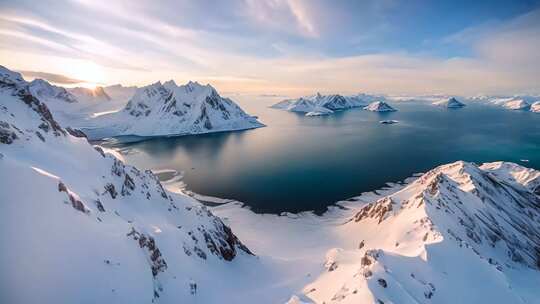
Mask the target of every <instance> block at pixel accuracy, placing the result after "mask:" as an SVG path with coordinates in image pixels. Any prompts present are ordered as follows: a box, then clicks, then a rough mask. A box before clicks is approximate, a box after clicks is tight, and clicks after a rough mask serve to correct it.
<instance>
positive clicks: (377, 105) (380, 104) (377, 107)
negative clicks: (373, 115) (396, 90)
mask: <svg viewBox="0 0 540 304" xmlns="http://www.w3.org/2000/svg"><path fill="white" fill-rule="evenodd" d="M364 110H368V111H372V112H394V111H397V110H396V109H394V108H393V107H391V106H390V105H389V104H387V103H386V102H384V101H375V102H372V103H370V104H369V105H368V106H366V107H364Z"/></svg>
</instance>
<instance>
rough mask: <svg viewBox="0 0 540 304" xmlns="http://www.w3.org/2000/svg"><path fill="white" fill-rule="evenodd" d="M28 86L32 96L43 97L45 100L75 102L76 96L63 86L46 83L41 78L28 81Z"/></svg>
mask: <svg viewBox="0 0 540 304" xmlns="http://www.w3.org/2000/svg"><path fill="white" fill-rule="evenodd" d="M29 88H30V91H31V92H32V94H34V96H37V97H38V98H42V99H44V101H45V102H57V101H58V100H60V101H63V102H67V103H76V102H77V98H76V97H75V96H74V95H73V94H71V93H70V92H68V91H67V90H66V89H65V88H62V87H58V86H55V85H52V84H50V83H48V82H47V81H45V80H43V79H34V80H32V81H31V82H30V83H29Z"/></svg>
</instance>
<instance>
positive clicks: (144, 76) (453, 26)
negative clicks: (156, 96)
mask: <svg viewBox="0 0 540 304" xmlns="http://www.w3.org/2000/svg"><path fill="white" fill-rule="evenodd" d="M0 64H1V65H4V66H6V67H8V68H10V69H14V70H18V71H20V72H22V73H23V75H24V76H25V77H26V78H29V79H32V78H44V79H47V80H49V81H51V82H53V83H56V84H60V85H65V86H88V87H92V86H95V85H111V84H116V83H121V84H124V85H137V86H142V85H147V84H150V83H153V82H156V81H158V80H160V81H166V80H169V79H174V80H175V81H176V82H177V83H184V82H187V81H188V80H195V81H199V82H202V83H210V84H212V85H213V86H214V87H216V88H217V89H218V90H220V91H222V92H228V93H246V94H285V95H289V96H299V95H304V94H313V93H315V92H321V93H343V94H345V93H357V92H368V93H386V94H460V95H476V94H503V95H504V94H539V93H540V0H534V1H533V0H530V1H529V0H522V1H519V0H514V1H502V0H491V1H481V0H480V1H462V0H437V1H428V0H409V1H398V0H364V1H362V0H356V1H355V0H351V1H347V0H333V1H330V0H327V1H323V0H267V1H263V0H227V1H210V0H198V1H195V0H194V1H189V0H175V1H173V0H154V1H150V0H141V1H136V0H131V1H127V0H126V1H121V0H119V1H116V0H64V1H57V0H47V1H28V0H0Z"/></svg>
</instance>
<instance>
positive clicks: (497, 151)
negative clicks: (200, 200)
mask: <svg viewBox="0 0 540 304" xmlns="http://www.w3.org/2000/svg"><path fill="white" fill-rule="evenodd" d="M234 99H236V100H237V101H238V102H239V104H240V105H241V106H242V107H243V108H244V109H246V111H247V112H249V113H250V114H253V115H257V116H259V118H260V120H261V121H262V122H264V123H265V124H267V125H268V127H266V128H260V129H256V130H249V131H242V132H232V133H218V134H209V135H200V136H187V137H176V138H161V139H153V140H148V141H143V142H138V143H132V144H124V145H121V146H116V147H117V148H119V149H120V150H121V151H122V153H123V154H125V157H126V160H127V162H128V163H130V164H134V165H136V166H138V167H142V168H148V169H175V170H177V171H183V172H184V179H183V181H184V182H185V184H187V188H188V189H189V190H192V191H194V192H196V193H200V194H204V195H210V196H216V197H222V198H230V199H236V200H239V201H242V202H244V203H246V204H247V205H248V206H250V207H251V208H252V209H253V210H254V211H256V212H267V213H280V212H283V211H289V212H298V211H304V210H315V211H317V212H321V211H324V210H325V209H326V207H327V206H328V205H330V204H332V203H334V202H336V201H339V200H343V199H347V198H350V197H352V196H355V195H358V194H360V193H361V192H364V191H371V190H375V189H378V188H380V187H382V186H384V184H385V183H386V182H389V181H400V180H403V179H405V178H406V177H409V176H411V175H412V174H413V173H417V172H425V171H427V170H429V169H431V168H433V167H435V166H437V165H440V164H444V163H448V162H453V161H456V160H466V161H473V162H477V163H482V162H489V161H497V160H505V161H512V162H516V163H520V164H522V165H525V166H529V167H533V168H536V169H539V168H540V114H535V113H528V112H519V111H509V110H505V109H501V108H499V107H495V106H490V105H482V104H469V105H468V106H467V107H465V108H463V109H457V110H449V109H444V108H440V107H436V106H432V105H430V104H426V103H408V102H407V103H406V102H403V103H394V104H392V105H393V106H395V107H396V108H397V109H398V110H399V111H398V112H394V113H382V114H381V113H372V112H367V111H363V110H360V109H357V110H349V111H344V112H340V113H337V114H335V115H332V116H326V117H304V116H302V115H299V114H295V113H290V112H285V111H280V110H275V109H269V108H267V106H268V105H271V104H272V103H274V102H276V101H277V100H276V99H272V98H265V99H264V98H252V99H249V100H248V99H247V98H241V97H235V98H234ZM382 119H395V120H399V123H397V124H393V125H383V124H380V123H379V121H380V120H382ZM522 160H528V162H525V161H522Z"/></svg>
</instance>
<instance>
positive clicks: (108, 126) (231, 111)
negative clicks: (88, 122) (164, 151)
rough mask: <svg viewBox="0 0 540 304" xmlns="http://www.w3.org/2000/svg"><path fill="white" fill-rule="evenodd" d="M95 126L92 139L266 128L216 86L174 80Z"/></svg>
mask: <svg viewBox="0 0 540 304" xmlns="http://www.w3.org/2000/svg"><path fill="white" fill-rule="evenodd" d="M93 123H94V124H96V127H94V128H87V129H85V132H86V133H87V134H88V135H89V137H91V138H103V137H111V136H121V135H137V136H166V135H187V134H202V133H211V132H221V131H233V130H245V129H252V128H258V127H262V126H264V125H263V124H261V123H260V122H259V121H257V119H256V118H255V117H253V116H250V115H248V114H246V113H245V112H244V111H243V110H242V109H241V108H240V107H239V106H238V105H236V104H235V103H234V102H233V101H232V100H231V99H229V98H223V97H221V96H220V95H219V94H218V92H217V91H216V90H215V89H214V88H213V87H212V86H210V85H201V84H199V83H196V82H189V83H187V84H185V85H181V86H178V85H176V84H175V83H174V81H172V80H171V81H168V82H165V83H163V84H162V83H161V82H156V83H154V84H151V85H149V86H146V87H142V88H139V89H137V91H136V93H135V95H134V96H133V97H132V98H131V99H130V101H129V102H128V104H127V105H126V106H125V108H124V109H123V110H121V111H118V112H116V113H111V114H107V115H102V116H100V117H98V118H97V119H96V120H95V121H94V122H93Z"/></svg>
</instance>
